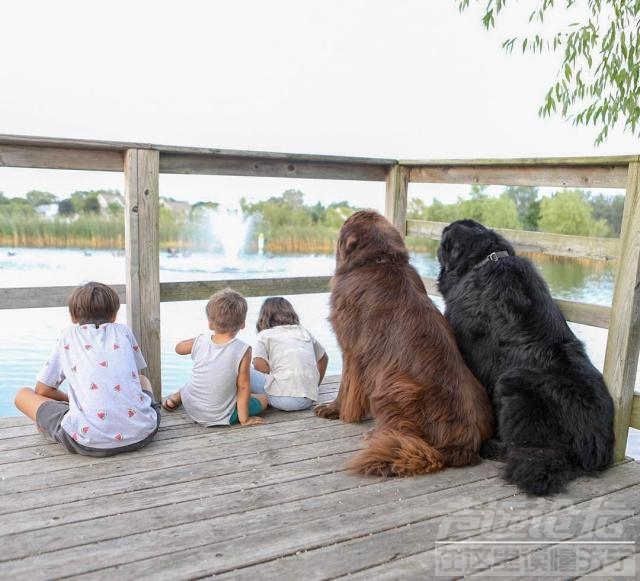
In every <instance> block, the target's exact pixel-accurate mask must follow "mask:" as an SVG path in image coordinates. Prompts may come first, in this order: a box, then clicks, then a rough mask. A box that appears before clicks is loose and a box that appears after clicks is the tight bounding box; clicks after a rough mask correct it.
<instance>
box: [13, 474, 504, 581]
mask: <svg viewBox="0 0 640 581" xmlns="http://www.w3.org/2000/svg"><path fill="white" fill-rule="evenodd" d="M419 480H421V481H422V483H423V484H424V488H423V487H417V488H415V487H411V486H409V487H406V488H405V487H404V486H403V485H402V482H401V481H400V482H399V483H398V481H393V480H391V481H389V482H388V483H387V484H389V485H390V486H389V487H387V486H385V487H384V488H383V487H382V486H380V487H376V486H365V487H361V488H360V490H359V494H356V495H354V498H355V499H357V502H355V506H353V507H352V506H350V505H349V503H348V502H342V503H337V502H335V499H334V498H331V496H327V497H326V498H320V499H319V501H320V503H321V504H320V506H322V504H324V503H326V504H327V505H328V506H326V508H325V509H324V510H323V511H319V513H320V515H321V516H320V517H319V518H315V516H314V514H313V511H312V510H309V511H302V510H287V509H288V508H289V507H287V506H286V505H285V506H284V512H283V513H280V515H279V514H278V509H277V508H276V507H274V508H272V509H271V511H270V512H271V513H273V514H274V515H275V518H273V519H271V520H269V519H259V520H258V523H257V524H258V526H255V525H254V514H255V511H253V510H248V511H247V512H246V513H244V514H243V515H241V516H235V517H234V518H225V519H224V520H223V519H204V520H200V521H197V522H194V523H189V524H185V525H178V526H169V527H165V528H163V529H161V530H157V531H155V532H154V534H153V535H147V534H145V533H143V534H136V535H128V536H127V537H124V538H113V539H110V540H108V541H104V542H102V543H101V544H100V552H99V553H98V554H96V556H95V560H93V562H92V563H91V564H90V565H89V567H91V568H93V570H94V571H95V573H94V574H95V575H97V578H106V577H107V576H109V575H112V574H113V569H112V567H115V566H118V573H119V575H121V576H124V577H125V578H138V577H139V576H140V575H141V571H142V569H143V568H144V569H145V570H147V571H148V570H149V566H150V563H151V561H149V559H153V568H154V576H155V575H158V578H159V579H175V578H194V577H197V576H199V575H207V574H212V573H220V572H224V571H228V570H232V569H235V568H237V567H238V566H240V565H242V564H245V563H248V562H249V563H257V562H262V561H265V560H268V559H273V558H277V557H278V556H280V555H286V554H292V553H295V552H296V551H298V550H304V549H305V548H306V547H313V546H315V545H318V544H329V543H333V542H338V541H340V540H346V539H348V538H352V537H354V536H361V535H367V534H369V533H370V532H371V531H375V530H378V529H380V528H382V529H385V528H388V527H390V526H391V527H393V526H398V525H403V524H408V523H411V522H415V521H416V520H421V519H422V518H428V517H429V516H431V517H432V518H433V516H439V515H442V514H443V504H444V503H446V499H447V497H449V496H450V494H451V492H450V490H449V489H448V488H447V489H444V490H437V491H434V492H431V493H429V491H428V488H429V481H430V477H429V476H427V477H425V478H420V479H419ZM494 482H495V483H496V484H495V486H496V487H497V486H498V485H497V479H494ZM396 483H397V484H396ZM414 483H415V482H414ZM396 486H398V487H399V488H400V490H401V492H400V494H397V493H395V491H394V490H393V488H395V487H396ZM487 486H488V484H487V481H486V480H484V481H481V482H474V483H473V484H470V485H466V486H465V488H463V489H462V490H460V487H459V488H458V490H459V491H460V492H462V493H463V494H464V490H465V489H466V488H467V487H468V488H470V489H475V490H476V493H475V495H473V496H474V498H475V499H476V500H475V502H476V503H478V502H479V501H478V500H477V499H478V497H479V496H480V491H481V490H482V489H483V487H484V488H485V489H486V488H487ZM389 488H391V492H390V493H388V496H386V495H385V496H383V498H382V501H381V502H380V501H377V498H379V497H380V496H381V495H382V494H383V493H382V490H388V489H389ZM403 488H404V489H405V490H406V491H407V494H409V493H410V492H411V491H413V493H414V495H409V496H405V495H404V494H403V493H402V489H403ZM416 493H417V494H416ZM336 496H338V497H339V496H346V495H340V494H338V495H336ZM312 506H313V504H312ZM294 507H295V505H294ZM281 510H282V509H281ZM336 513H338V514H343V515H344V516H343V517H342V518H337V514H336ZM301 515H304V518H301ZM336 520H338V522H339V523H340V526H339V527H336ZM221 521H222V524H223V525H226V526H223V527H221V528H220V529H219V528H218V526H219V523H220V522H221ZM254 527H255V528H254ZM248 533H249V534H248ZM169 539H172V541H171V542H170V543H169ZM239 542H241V543H242V544H243V545H245V546H247V547H251V551H238V549H237V547H238V543H239ZM167 546H171V551H170V552H167V551H166V547H167ZM131 547H135V548H136V555H137V559H135V562H134V560H133V559H132V558H131ZM172 557H173V558H172ZM37 560H38V559H36V558H33V557H29V558H27V559H23V560H21V561H16V562H13V563H10V565H11V566H12V567H13V571H14V574H16V575H27V574H30V573H31V571H32V570H33V569H34V565H35V561H37ZM63 562H64V570H65V573H66V574H67V575H73V574H78V573H82V572H87V566H88V564H87V561H86V559H83V558H81V553H79V552H78V551H77V549H75V548H74V549H62V550H58V551H55V552H53V553H48V554H47V564H48V566H49V567H51V566H53V567H57V566H58V565H61V564H62V563H63ZM89 571H91V569H89ZM2 572H3V567H2V565H1V564H0V574H2ZM34 574H35V575H37V572H36V571H34Z"/></svg>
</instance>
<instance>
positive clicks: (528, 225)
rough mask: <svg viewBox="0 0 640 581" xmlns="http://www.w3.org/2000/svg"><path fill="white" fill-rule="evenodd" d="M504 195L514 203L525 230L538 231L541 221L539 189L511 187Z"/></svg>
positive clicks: (506, 189)
mask: <svg viewBox="0 0 640 581" xmlns="http://www.w3.org/2000/svg"><path fill="white" fill-rule="evenodd" d="M504 195H506V196H507V197H508V198H510V199H511V200H513V201H514V203H515V205H516V209H517V210H518V219H519V220H520V223H521V224H522V227H523V228H524V229H525V230H534V231H535V230H537V229H538V220H539V219H540V201H539V200H538V188H534V187H530V186H509V187H507V188H505V190H504Z"/></svg>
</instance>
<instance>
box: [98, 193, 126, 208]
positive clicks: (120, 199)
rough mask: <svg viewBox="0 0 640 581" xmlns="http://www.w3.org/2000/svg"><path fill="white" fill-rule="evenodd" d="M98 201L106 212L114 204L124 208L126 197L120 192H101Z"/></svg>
mask: <svg viewBox="0 0 640 581" xmlns="http://www.w3.org/2000/svg"><path fill="white" fill-rule="evenodd" d="M97 199H98V203H99V204H100V209H101V210H106V209H107V208H108V207H109V206H111V205H112V204H115V205H116V206H120V207H121V208H124V196H123V195H122V194H121V193H119V192H100V193H99V194H98V196H97Z"/></svg>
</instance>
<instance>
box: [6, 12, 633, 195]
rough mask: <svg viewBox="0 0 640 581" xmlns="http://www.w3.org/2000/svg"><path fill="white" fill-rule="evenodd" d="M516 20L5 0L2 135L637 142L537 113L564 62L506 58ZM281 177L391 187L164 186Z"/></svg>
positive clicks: (174, 191)
mask: <svg viewBox="0 0 640 581" xmlns="http://www.w3.org/2000/svg"><path fill="white" fill-rule="evenodd" d="M519 4H526V5H531V3H529V2H524V1H522V0H521V1H520V2H519ZM506 16H507V18H506V19H505V20H504V22H502V23H500V24H501V26H500V29H499V30H498V31H495V32H491V33H489V32H487V31H485V30H484V29H483V28H482V25H481V23H480V19H479V18H480V13H479V11H478V10H475V11H470V12H468V13H463V14H459V13H458V11H457V7H456V2H455V0H437V1H436V0H321V1H315V0H311V1H309V0H268V1H267V0H232V1H230V0H226V1H216V0H209V1H204V0H203V1H196V0H181V1H180V2H165V1H163V0H160V1H159V0H155V1H147V0H126V1H123V0H110V1H109V2H100V3H98V2H87V1H86V0H83V1H70V0H56V1H51V0H42V1H35V0H4V1H3V3H2V18H1V19H0V49H1V54H2V55H3V59H2V61H3V62H2V66H1V67H0V133H5V134H17V135H39V136H47V137H69V138H82V139H99V140H114V141H136V142H149V143H159V144H167V145H185V146H202V147H219V148H225V149H248V150H257V151H260V150H262V151H281V152H298V153H318V154H334V155H356V156H371V157H389V158H396V159H437V158H465V157H468V158H478V157H491V158H494V157H533V156H544V157H549V156H573V155H579V156H583V155H616V154H638V153H640V145H639V143H638V140H637V139H634V138H632V136H631V135H628V134H626V135H625V134H623V133H621V132H619V131H618V132H616V131H614V132H613V134H612V135H611V137H610V138H609V140H608V141H607V143H606V144H605V145H603V146H601V147H599V148H596V147H595V146H594V145H593V141H594V138H595V135H596V132H595V130H593V129H585V128H575V127H573V126H572V125H571V124H570V123H568V122H566V121H563V120H562V119H560V118H558V117H556V118H552V119H544V120H541V119H540V118H539V117H538V115H537V111H538V108H539V106H540V104H541V102H542V99H543V96H544V94H545V92H546V89H547V88H548V86H549V85H550V84H551V83H552V82H553V81H554V79H555V75H556V71H557V62H558V57H557V56H553V55H550V56H549V55H543V56H532V55H524V56H523V55H521V54H520V53H514V54H512V55H509V54H506V53H505V52H504V51H503V50H502V49H501V47H500V43H501V41H502V40H504V39H505V38H507V37H508V36H510V35H511V34H512V33H513V32H514V31H515V32H517V31H518V30H522V22H523V20H522V18H521V15H520V17H518V15H517V14H511V13H509V14H507V15H506ZM103 187H104V188H118V189H122V188H123V178H122V175H121V174H117V173H113V174H112V173H87V172H53V171H42V170H35V171H32V170H15V169H8V168H0V191H3V192H5V194H6V195H9V196H15V195H23V194H24V193H26V192H27V191H28V190H31V189H42V190H47V191H52V192H54V193H56V194H57V195H59V196H61V197H64V195H65V194H68V193H70V192H72V191H74V190H77V189H97V188H103ZM288 187H296V188H299V189H301V190H303V191H304V192H305V194H306V199H307V201H308V202H315V201H317V200H321V201H323V202H325V203H328V202H331V201H335V200H338V199H345V198H349V199H351V200H352V201H354V202H355V203H359V204H361V205H367V201H368V205H372V206H374V207H375V206H380V205H381V202H382V199H383V191H384V186H383V185H382V184H368V183H367V184H363V183H352V182H329V183H326V182H321V181H317V180H313V181H306V180H305V181H302V180H300V181H293V180H289V181H286V180H274V179H264V178H263V179H245V178H235V179H232V178H215V177H209V176H205V177H201V176H162V177H161V195H165V196H173V197H176V198H178V199H184V200H187V201H190V202H195V201H198V200H201V199H212V200H217V201H220V200H221V199H222V198H224V199H226V200H228V203H229V204H231V203H233V202H234V201H235V200H237V198H239V197H240V196H245V197H247V198H249V199H259V198H263V197H265V196H268V195H278V194H280V193H281V192H282V191H283V190H284V189H286V188H288ZM412 190H413V191H414V192H419V193H421V194H423V193H424V192H423V190H422V189H421V188H420V189H418V188H412ZM410 193H411V192H410Z"/></svg>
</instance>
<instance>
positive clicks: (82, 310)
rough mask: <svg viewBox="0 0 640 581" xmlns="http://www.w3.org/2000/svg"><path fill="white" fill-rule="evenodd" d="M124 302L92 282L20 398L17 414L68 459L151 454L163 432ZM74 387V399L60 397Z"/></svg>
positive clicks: (81, 290)
mask: <svg viewBox="0 0 640 581" xmlns="http://www.w3.org/2000/svg"><path fill="white" fill-rule="evenodd" d="M119 308H120V300H119V298H118V294H117V293H116V292H115V291H114V290H113V289H112V288H111V287H109V286H107V285H104V284H101V283H99V282H89V283H87V284H85V285H84V286H81V287H78V288H76V289H75V290H74V291H73V293H72V294H71V297H70V298H69V314H70V315H71V321H72V322H73V325H72V326H70V327H68V328H66V329H65V330H64V331H63V332H62V335H61V336H60V338H59V339H58V343H57V345H56V347H55V349H54V350H53V353H52V354H51V356H50V357H49V360H48V361H47V362H46V363H45V365H44V366H43V367H42V369H41V370H40V373H39V374H38V377H37V379H36V387H35V390H34V389H30V388H27V387H24V388H22V389H21V390H20V391H18V393H17V394H16V398H15V404H16V407H17V408H18V409H19V410H20V411H21V412H22V413H24V414H25V415H27V416H28V417H30V418H31V419H32V420H34V421H35V422H36V425H37V427H38V429H39V430H40V431H41V432H42V433H43V434H44V436H45V437H47V438H48V439H50V440H52V441H54V442H59V443H60V444H62V445H63V446H64V447H65V448H66V449H67V450H68V451H69V452H71V453H75V454H83V455H86V456H97V457H101V456H111V455H113V454H118V453H121V452H130V451H132V450H136V449H138V448H141V447H143V446H146V445H147V444H148V443H149V442H150V441H151V440H152V438H153V436H154V435H155V433H156V432H157V431H158V427H159V425H160V413H159V408H160V406H159V404H157V403H155V402H154V401H153V395H152V393H151V391H152V390H151V383H150V382H149V380H148V379H147V378H146V377H144V376H143V375H140V373H139V370H140V369H143V368H145V367H146V366H147V364H146V363H145V360H144V358H143V356H142V353H141V352H140V347H139V345H138V342H137V341H136V339H135V337H134V336H133V333H132V332H131V330H130V329H129V327H127V326H126V325H123V324H122V323H116V322H115V320H116V316H117V314H118V310H119ZM65 379H66V380H67V382H68V393H65V392H64V391H62V390H60V389H58V388H59V387H60V385H61V384H62V383H63V382H64V381H65Z"/></svg>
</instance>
